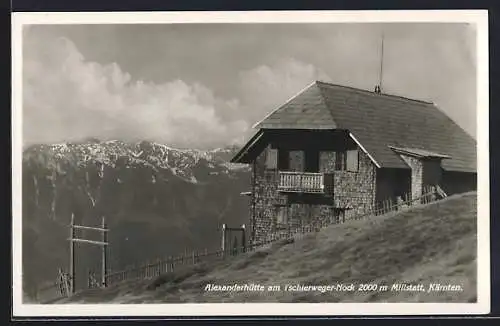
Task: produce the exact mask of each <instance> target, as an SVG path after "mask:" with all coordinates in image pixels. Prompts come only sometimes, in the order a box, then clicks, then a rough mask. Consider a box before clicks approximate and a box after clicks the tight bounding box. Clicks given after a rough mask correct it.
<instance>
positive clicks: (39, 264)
mask: <svg viewBox="0 0 500 326" xmlns="http://www.w3.org/2000/svg"><path fill="white" fill-rule="evenodd" d="M233 153H234V149H233V148H222V149H215V150H205V151H204V150H193V149H175V148H171V147H168V146H166V145H163V144H158V143H153V142H146V141H142V142H138V143H126V142H121V141H106V142H98V141H95V140H94V141H86V142H81V143H64V144H53V145H35V146H31V147H29V148H26V149H25V150H24V151H23V184H22V203H23V217H22V218H23V287H24V291H25V293H26V294H27V295H28V296H29V295H31V294H32V293H33V292H34V291H35V288H36V287H40V286H42V285H43V284H44V283H48V282H54V281H55V279H56V277H57V269H58V268H62V269H63V270H66V271H67V266H68V259H69V245H68V241H67V238H68V232H69V228H68V225H69V223H70V219H71V214H72V213H73V214H74V215H75V222H76V224H83V225H87V226H96V225H100V223H101V216H105V217H106V220H107V223H108V225H109V228H110V233H109V241H110V249H109V251H110V254H109V260H110V261H109V264H110V266H109V267H110V268H112V269H113V270H116V269H120V268H124V267H125V266H127V265H130V264H134V263H136V262H144V261H146V260H148V259H156V258H157V257H159V256H162V255H173V254H177V253H179V252H182V251H184V250H185V249H193V248H196V249H198V248H208V249H212V248H214V247H216V246H217V245H218V244H219V241H218V235H219V232H220V231H219V228H220V226H221V224H222V223H227V224H229V225H241V224H242V223H247V218H248V217H247V215H246V214H245V212H246V211H247V200H246V198H244V197H242V196H240V195H239V194H240V192H241V191H245V190H247V188H248V184H249V180H248V177H249V173H248V170H247V168H246V167H245V166H237V165H231V164H229V163H228V161H229V158H230V157H231V156H232V155H233ZM97 236H99V234H96V235H94V234H92V232H85V233H83V234H79V235H78V237H85V238H90V239H96V238H95V237H97ZM98 250H99V248H95V247H92V246H88V245H85V244H82V245H80V244H79V245H78V246H77V250H76V254H77V265H76V287H77V288H82V287H84V286H86V283H87V279H86V277H87V269H91V270H94V271H97V270H99V268H100V267H99V266H100V265H99V263H100V258H99V257H100V254H99V251H98Z"/></svg>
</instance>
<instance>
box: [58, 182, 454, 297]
mask: <svg viewBox="0 0 500 326" xmlns="http://www.w3.org/2000/svg"><path fill="white" fill-rule="evenodd" d="M423 193H424V194H423V195H422V196H420V197H418V198H411V197H410V196H409V195H405V196H402V197H403V198H400V199H399V200H398V201H394V200H393V201H391V200H386V201H382V202H380V203H379V205H378V206H377V207H376V208H375V209H373V210H370V211H368V212H365V213H363V214H359V215H356V216H353V217H352V218H349V219H345V220H344V219H342V220H338V219H332V220H329V219H328V220H327V219H324V220H320V221H315V222H313V223H310V224H306V225H302V226H299V227H296V228H293V229H289V230H286V231H284V232H279V233H273V234H271V235H270V236H269V237H268V238H266V239H265V240H264V241H262V242H259V243H250V244H246V245H243V246H241V247H237V248H227V249H225V250H216V251H208V250H207V249H205V250H202V251H192V252H190V253H187V252H185V253H183V254H181V255H178V256H169V257H166V258H163V259H158V260H156V261H152V262H148V263H145V264H142V265H139V266H134V267H129V268H126V269H124V270H120V271H109V272H108V273H107V274H106V276H105V284H106V286H112V285H116V284H119V283H122V282H125V281H129V280H137V279H153V278H155V277H158V276H160V275H163V274H166V273H173V272H175V271H177V270H181V269H183V268H187V267H189V266H193V265H196V264H198V263H201V262H214V261H217V260H224V259H227V258H229V257H233V256H237V255H239V254H242V253H247V252H252V251H255V250H258V249H261V248H264V247H266V246H269V245H272V244H273V243H276V242H278V241H292V240H293V239H297V238H302V237H303V236H305V235H307V234H309V233H312V232H318V231H320V230H321V229H322V228H325V227H327V226H330V225H332V224H339V223H345V222H347V221H349V220H360V219H364V218H367V217H369V216H374V215H384V214H388V213H390V212H393V211H401V210H404V209H407V208H409V207H411V206H415V205H418V204H427V203H431V202H433V201H436V200H439V199H441V198H444V197H446V196H445V195H441V194H439V193H438V190H437V189H436V188H435V187H426V188H424V189H423ZM88 278H89V282H88V287H89V288H95V287H102V284H101V283H100V282H97V281H96V279H97V278H96V277H95V275H94V274H93V273H92V272H89V275H88ZM54 286H59V287H60V285H57V284H56V285H54ZM65 293H66V292H64V291H63V292H61V296H66V294H65Z"/></svg>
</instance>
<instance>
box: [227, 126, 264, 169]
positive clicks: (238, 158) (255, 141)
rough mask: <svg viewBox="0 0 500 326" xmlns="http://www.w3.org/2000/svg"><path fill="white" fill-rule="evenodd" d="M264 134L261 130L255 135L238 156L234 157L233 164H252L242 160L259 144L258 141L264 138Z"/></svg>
mask: <svg viewBox="0 0 500 326" xmlns="http://www.w3.org/2000/svg"><path fill="white" fill-rule="evenodd" d="M263 134H264V132H263V130H262V129H261V130H259V131H258V132H257V133H256V134H255V135H253V136H252V138H250V140H249V141H248V142H247V143H246V144H245V145H244V146H243V147H242V148H241V149H240V150H239V151H238V153H236V155H234V156H233V158H232V159H231V160H230V162H231V163H245V164H248V163H250V162H246V161H242V160H241V159H242V158H243V157H244V155H245V154H247V153H248V151H249V150H250V149H251V148H252V146H253V145H254V144H255V143H257V141H258V140H259V139H260V138H261V137H262V135H263Z"/></svg>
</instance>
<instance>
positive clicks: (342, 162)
mask: <svg viewBox="0 0 500 326" xmlns="http://www.w3.org/2000/svg"><path fill="white" fill-rule="evenodd" d="M346 158H347V155H346V152H337V153H336V154H335V170H336V171H343V170H345V169H346Z"/></svg>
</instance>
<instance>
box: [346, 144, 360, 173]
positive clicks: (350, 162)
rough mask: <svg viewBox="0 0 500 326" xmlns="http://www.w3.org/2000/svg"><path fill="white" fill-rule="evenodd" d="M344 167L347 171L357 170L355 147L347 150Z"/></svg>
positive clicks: (356, 151)
mask: <svg viewBox="0 0 500 326" xmlns="http://www.w3.org/2000/svg"><path fill="white" fill-rule="evenodd" d="M346 167H347V171H352V172H357V171H358V150H357V149H353V150H349V151H347V158H346Z"/></svg>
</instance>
